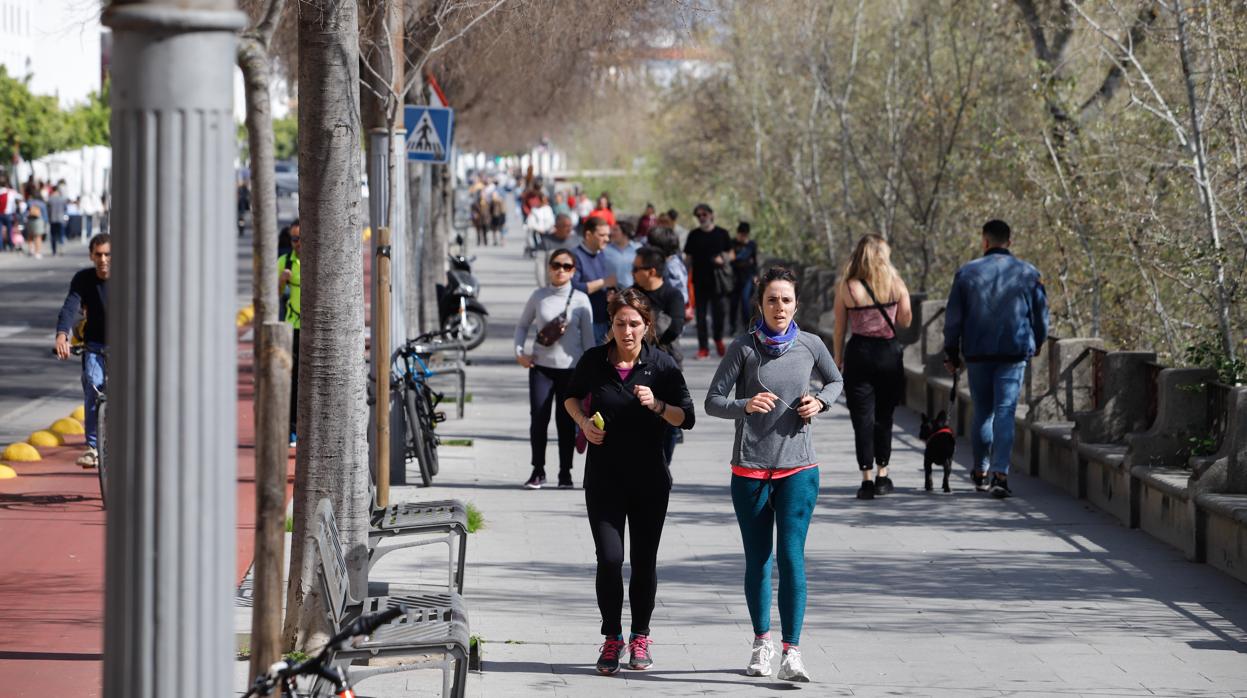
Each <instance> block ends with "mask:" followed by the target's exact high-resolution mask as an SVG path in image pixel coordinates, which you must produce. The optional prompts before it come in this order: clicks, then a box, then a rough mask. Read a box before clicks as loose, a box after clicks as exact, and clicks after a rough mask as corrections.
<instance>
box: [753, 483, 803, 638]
mask: <svg viewBox="0 0 1247 698" xmlns="http://www.w3.org/2000/svg"><path fill="white" fill-rule="evenodd" d="M817 500H818V468H810V469H809V470H803V471H801V472H799V473H797V474H795V475H789V476H788V477H785V478H780V479H778V480H770V481H768V480H754V479H751V478H747V477H741V476H739V475H733V476H732V506H733V507H735V509H736V521H737V522H738V523H739V524H740V537H741V540H742V541H743V542H744V544H745V603H746V604H748V606H749V618H750V619H751V620H752V621H753V632H754V633H755V634H757V635H762V634H764V633H767V632H770V630H771V551H772V548H773V547H776V546H773V544H772V540H773V538H772V531H776V530H778V538H779V540H778V543H779V545H778V546H777V547H778V548H779V623H780V627H781V628H782V629H783V640H784V642H787V643H789V644H792V645H796V644H799V643H800V641H801V624H802V622H804V620H805V534H806V532H807V531H808V530H809V528H810V517H811V516H812V515H813V514H814V502H815V501H817Z"/></svg>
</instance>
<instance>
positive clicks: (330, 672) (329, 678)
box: [243, 604, 407, 698]
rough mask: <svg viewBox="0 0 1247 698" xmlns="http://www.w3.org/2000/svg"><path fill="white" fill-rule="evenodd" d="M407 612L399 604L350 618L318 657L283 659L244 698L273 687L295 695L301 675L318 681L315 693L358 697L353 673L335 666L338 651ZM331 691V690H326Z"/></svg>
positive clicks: (288, 696) (287, 696)
mask: <svg viewBox="0 0 1247 698" xmlns="http://www.w3.org/2000/svg"><path fill="white" fill-rule="evenodd" d="M406 614H407V607H406V606H404V605H402V604H399V605H397V606H395V607H394V608H388V609H386V610H384V611H378V612H376V613H368V614H365V615H362V616H360V617H359V618H356V619H355V620H353V621H351V623H350V625H348V626H346V627H345V628H343V629H342V632H340V633H338V634H337V635H334V636H333V637H332V638H330V639H329V642H328V643H327V644H326V645H325V647H324V649H322V650H321V651H320V652H319V653H318V654H317V655H316V656H315V657H312V658H311V659H307V660H304V661H302V662H299V663H297V664H291V663H290V662H288V661H286V660H284V659H283V660H281V661H279V662H277V663H275V664H273V666H271V667H269V670H268V672H267V673H266V674H264V675H263V676H257V677H256V679H255V683H253V684H252V685H251V690H249V691H247V692H246V694H244V695H243V698H251V697H252V696H256V697H258V696H269V695H273V691H274V690H278V691H280V694H279V695H280V696H281V698H295V697H296V696H298V695H300V694H299V693H298V679H299V677H301V676H306V677H312V678H314V679H316V680H317V681H316V683H315V684H314V685H313V686H312V689H311V693H310V694H307V695H312V696H337V697H338V698H355V691H354V690H353V689H352V687H351V681H350V675H349V673H348V672H346V671H344V670H343V669H341V668H339V667H336V666H334V664H333V661H334V658H335V657H336V656H337V654H338V652H340V651H341V650H342V648H344V647H346V645H347V643H348V642H350V641H351V640H354V639H355V638H366V637H368V636H369V635H372V634H373V633H374V632H376V631H377V628H380V627H381V626H383V625H385V624H387V623H390V622H391V621H394V620H395V619H397V618H399V617H401V616H404V615H406ZM329 690H331V691H332V693H326V691H329Z"/></svg>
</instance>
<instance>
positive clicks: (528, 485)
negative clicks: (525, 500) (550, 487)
mask: <svg viewBox="0 0 1247 698" xmlns="http://www.w3.org/2000/svg"><path fill="white" fill-rule="evenodd" d="M524 489H526V490H539V489H541V485H530V484H528V483H524Z"/></svg>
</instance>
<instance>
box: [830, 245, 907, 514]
mask: <svg viewBox="0 0 1247 698" xmlns="http://www.w3.org/2000/svg"><path fill="white" fill-rule="evenodd" d="M891 254H892V253H891V249H890V248H889V247H888V243H887V241H885V240H884V239H883V238H882V237H880V236H878V235H874V234H871V235H866V236H863V237H862V239H861V240H858V241H857V246H856V247H855V248H854V249H853V255H852V256H851V257H850V258H849V262H848V264H846V265H845V267H844V270H843V271H842V272H841V273H840V283H839V284H838V285H837V287H836V291H835V304H834V307H833V312H834V314H835V319H836V320H835V321H836V325H835V335H834V336H833V339H832V354H833V356H835V359H836V367H837V368H839V369H840V370H841V371H842V372H843V373H844V398H845V402H847V403H848V406H849V419H850V420H851V421H852V422H853V448H854V451H855V453H856V455H857V469H858V470H859V471H860V472H861V474H862V484H861V486H860V487H859V488H858V490H857V498H858V499H874V498H875V495H877V494H878V495H885V494H889V493H891V492H892V490H893V489H894V485H893V484H892V478H890V477H888V461H889V460H891V458H892V413H893V412H894V411H895V410H896V406H897V404H899V403H900V400H901V397H902V395H903V393H904V386H905V372H904V369H903V368H902V366H901V349H902V348H901V345H900V342H899V341H897V338H896V329H897V328H898V327H909V323H910V322H912V321H913V309H912V308H911V307H910V303H909V289H908V288H906V287H905V282H904V281H903V280H902V279H901V275H900V274H899V273H898V272H897V271H896V268H895V267H893V266H892V260H891ZM849 333H851V334H852V338H851V339H849V340H848V343H847V345H846V343H845V335H846V334H849ZM875 468H878V475H877V476H874V477H872V473H873V471H874V470H875Z"/></svg>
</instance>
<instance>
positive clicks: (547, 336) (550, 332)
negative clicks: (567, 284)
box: [537, 288, 576, 347]
mask: <svg viewBox="0 0 1247 698" xmlns="http://www.w3.org/2000/svg"><path fill="white" fill-rule="evenodd" d="M574 295H576V289H574V288H571V289H568V294H567V303H566V304H565V305H564V306H563V312H561V313H559V314H558V316H557V317H555V318H554V319H553V320H551V321H550V322H547V323H546V324H545V325H543V326H542V328H541V329H539V330H537V343H538V344H540V345H541V346H543V347H550V346H554V343H555V342H557V341H559V340H560V339H562V338H563V335H564V334H566V333H567V325H568V318H567V310H568V309H569V308H571V307H572V296H574Z"/></svg>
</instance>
